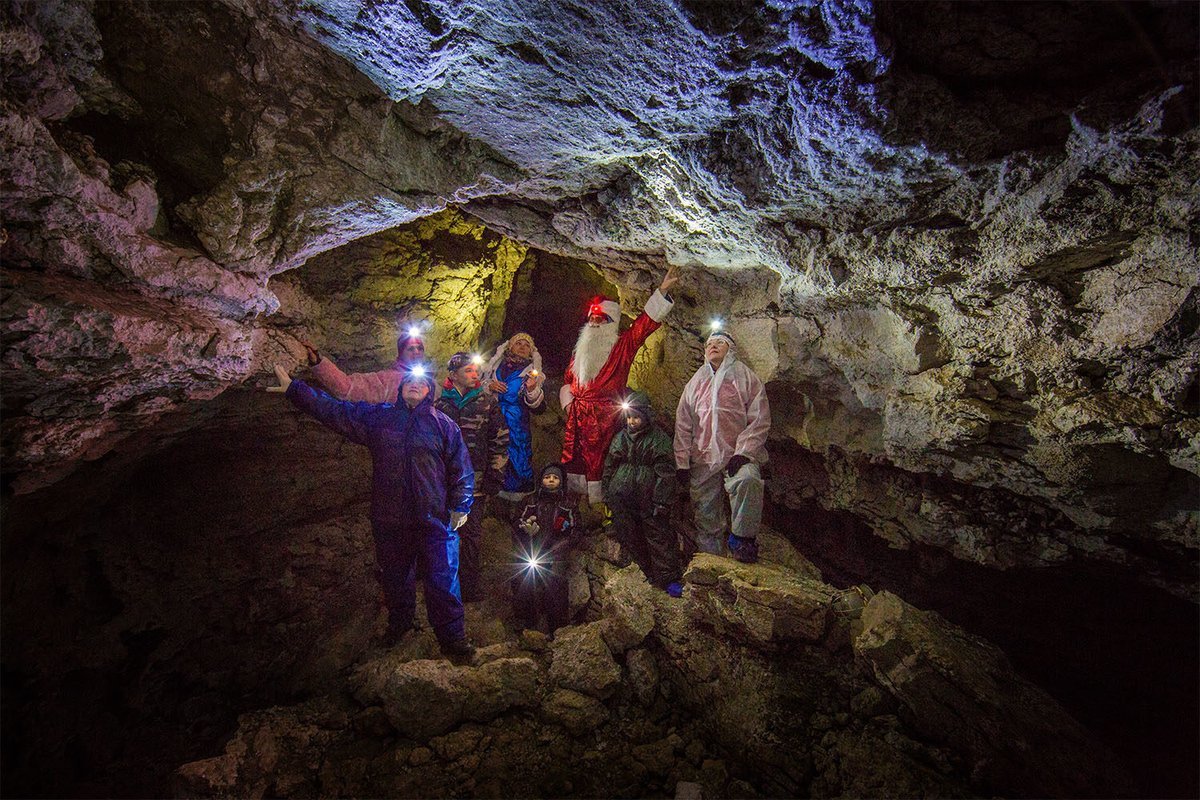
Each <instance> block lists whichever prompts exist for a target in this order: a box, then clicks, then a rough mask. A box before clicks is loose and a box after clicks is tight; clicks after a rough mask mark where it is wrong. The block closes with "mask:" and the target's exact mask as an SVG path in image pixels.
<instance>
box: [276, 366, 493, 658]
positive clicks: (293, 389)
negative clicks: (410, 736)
mask: <svg viewBox="0 0 1200 800" xmlns="http://www.w3.org/2000/svg"><path fill="white" fill-rule="evenodd" d="M275 374H276V375H277V376H278V377H279V383H280V387H281V389H282V390H283V391H285V392H286V393H287V398H288V400H290V401H291V402H292V403H293V404H294V405H295V406H296V407H297V408H299V409H300V410H301V411H303V412H304V413H306V414H308V415H310V416H312V417H314V418H316V419H317V421H319V422H320V423H321V424H322V425H324V426H325V427H327V428H329V429H330V430H333V431H335V432H337V433H339V434H341V435H342V436H345V437H346V438H347V439H349V440H350V441H352V442H354V443H356V444H361V445H365V446H366V447H367V448H368V449H370V451H371V465H372V485H371V531H372V533H373V534H374V538H375V558H376V559H377V560H378V562H379V569H380V571H381V572H382V574H383V593H384V597H385V598H386V600H387V607H388V628H387V633H386V634H385V643H388V644H394V643H395V642H397V641H399V639H400V637H402V636H404V634H405V633H407V632H408V631H409V630H411V629H412V625H413V614H414V613H415V611H416V601H417V597H416V568H417V563H418V561H419V562H420V563H421V566H422V573H423V575H424V581H425V607H426V612H427V613H428V615H429V624H430V625H431V626H432V627H433V632H434V634H435V635H436V636H437V639H438V643H439V644H440V645H441V648H442V652H443V653H445V654H446V655H448V656H450V657H451V658H452V659H455V660H467V661H469V660H470V659H471V658H472V657H473V656H474V653H475V649H474V648H473V647H472V646H471V644H470V643H469V642H468V641H467V637H466V629H465V627H464V620H463V604H462V595H461V593H460V591H459V585H458V533H457V530H458V528H459V527H461V526H462V524H463V523H464V522H465V521H466V519H467V515H468V513H469V512H470V510H471V503H472V500H473V498H474V492H475V471H474V470H473V469H472V467H471V458H470V455H469V453H468V452H467V446H466V444H465V443H464V442H463V437H462V433H461V431H459V428H458V426H457V425H455V424H454V422H453V421H451V420H450V419H449V418H448V417H447V416H446V415H445V414H443V413H442V412H440V411H438V410H437V409H435V408H434V407H433V371H432V369H430V368H429V367H421V366H414V367H413V369H412V370H411V371H409V372H408V373H406V374H405V375H404V377H403V379H402V381H401V384H400V396H399V398H398V399H399V400H400V402H398V403H394V404H393V403H384V404H380V405H375V404H371V403H352V402H349V401H344V400H337V399H335V398H333V397H331V396H330V395H328V394H325V393H324V392H322V391H319V390H317V389H314V388H313V387H311V386H309V385H308V384H306V383H304V382H303V381H293V380H291V378H290V377H289V376H288V374H287V372H286V371H284V370H283V369H282V368H280V367H275Z"/></svg>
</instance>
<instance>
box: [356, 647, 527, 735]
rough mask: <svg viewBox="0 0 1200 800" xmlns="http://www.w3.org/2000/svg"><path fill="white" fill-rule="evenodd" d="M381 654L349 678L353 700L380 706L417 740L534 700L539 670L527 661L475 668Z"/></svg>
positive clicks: (507, 660) (498, 662)
mask: <svg viewBox="0 0 1200 800" xmlns="http://www.w3.org/2000/svg"><path fill="white" fill-rule="evenodd" d="M401 658H402V657H401V656H396V655H392V656H384V657H382V658H378V659H375V660H374V661H369V662H367V663H366V664H364V665H363V666H362V667H360V668H359V669H358V670H357V671H356V672H355V674H354V676H353V678H352V680H351V686H352V687H353V689H354V696H355V698H356V699H357V700H358V701H359V702H360V703H363V704H364V705H382V706H383V709H384V711H385V712H386V713H387V716H388V720H389V721H390V722H391V723H392V725H393V726H395V728H396V730H398V731H400V732H401V733H403V734H404V735H405V736H409V737H411V738H413V739H417V740H418V741H425V740H428V739H429V738H431V737H433V736H438V735H440V734H443V733H446V732H447V731H449V730H452V729H454V728H456V727H458V725H460V724H461V723H463V722H465V721H467V720H475V721H477V722H482V721H486V720H489V719H491V718H493V717H495V716H497V715H498V714H500V713H502V712H504V711H507V710H508V709H510V708H513V707H514V706H529V705H533V704H534V703H535V702H536V699H537V690H538V676H539V668H538V665H537V663H536V662H535V661H534V660H533V659H531V658H528V657H517V658H500V659H496V660H495V661H489V662H487V663H485V664H481V665H480V666H476V667H456V666H451V665H449V664H447V663H446V662H445V661H433V660H420V661H403V660H401Z"/></svg>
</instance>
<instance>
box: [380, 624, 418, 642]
mask: <svg viewBox="0 0 1200 800" xmlns="http://www.w3.org/2000/svg"><path fill="white" fill-rule="evenodd" d="M412 629H413V626H412V623H409V624H408V625H388V626H387V630H385V631H384V632H383V637H382V638H381V639H380V644H382V645H383V646H384V647H395V646H396V645H398V644H399V643H400V640H401V639H403V638H404V637H405V636H407V635H408V632H409V631H411V630H412Z"/></svg>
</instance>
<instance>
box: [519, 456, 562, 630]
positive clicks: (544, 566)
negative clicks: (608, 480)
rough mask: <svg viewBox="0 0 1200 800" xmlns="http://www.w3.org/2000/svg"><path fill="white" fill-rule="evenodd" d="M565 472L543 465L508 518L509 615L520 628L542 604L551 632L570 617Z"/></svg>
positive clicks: (531, 622) (533, 623)
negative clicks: (532, 490)
mask: <svg viewBox="0 0 1200 800" xmlns="http://www.w3.org/2000/svg"><path fill="white" fill-rule="evenodd" d="M566 478H567V475H566V470H564V469H563V468H562V466H561V465H559V464H550V465H547V466H546V467H544V468H543V469H542V473H541V475H540V477H539V485H538V490H537V494H535V495H534V496H533V497H532V498H531V499H530V501H529V502H528V503H526V504H525V507H524V508H523V509H522V510H521V513H520V514H518V515H517V517H516V518H515V519H514V520H513V545H514V547H515V549H516V562H517V569H518V571H517V574H516V575H515V576H514V577H513V579H512V589H513V617H514V618H515V620H516V623H517V625H519V626H520V627H521V628H534V627H536V626H537V619H538V612H539V611H541V610H543V609H544V610H545V612H546V625H547V628H548V633H550V634H551V635H553V634H554V631H556V630H557V629H558V628H561V627H562V626H564V625H566V624H567V623H568V622H570V607H569V605H568V602H567V551H568V550H569V549H570V537H571V535H572V534H573V533H575V531H576V524H577V523H576V519H575V508H574V504H573V503H572V502H571V499H570V498H569V497H568V495H567V491H566Z"/></svg>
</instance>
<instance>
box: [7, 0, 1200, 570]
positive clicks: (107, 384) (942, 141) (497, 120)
mask: <svg viewBox="0 0 1200 800" xmlns="http://www.w3.org/2000/svg"><path fill="white" fill-rule="evenodd" d="M1197 18H1198V11H1197V6H1196V5H1195V4H1192V3H1106V4H1091V3H1020V4H1017V3H971V4H966V3H875V4H872V3H869V2H865V1H864V2H838V3H819V4H811V3H793V2H782V1H779V0H776V1H773V2H733V1H731V2H667V1H666V0H662V1H658V2H656V1H654V0H637V1H636V2H635V1H634V0H627V1H626V2H620V1H619V0H589V1H588V2H570V1H568V0H563V1H562V2H533V1H531V0H511V1H510V2H504V3H491V2H487V3H482V2H476V3H471V2H438V1H435V0H403V1H400V0H396V1H388V0H381V1H378V2H349V0H304V2H295V1H293V0H221V2H205V3H199V2H187V3H153V2H140V3H136V2H115V3H110V2H95V3H92V2H87V1H86V0H46V1H45V2H30V3H16V4H14V5H13V6H12V7H11V8H10V9H9V10H8V11H6V12H5V14H4V17H3V24H4V30H3V36H2V38H0V44H2V47H3V50H2V52H0V57H2V59H3V62H2V65H3V78H4V81H3V83H4V89H3V122H2V128H0V140H2V141H3V145H4V151H5V159H4V165H3V175H2V177H3V185H4V193H3V194H4V197H3V200H2V201H0V203H2V206H0V211H2V213H3V216H4V236H3V242H4V243H3V248H4V249H3V259H4V268H5V298H4V309H3V319H2V323H3V330H4V337H5V338H4V342H5V345H4V348H5V350H4V355H3V366H4V384H5V387H4V412H5V418H6V421H5V430H4V446H5V473H6V476H7V477H8V478H9V479H10V480H12V482H13V483H12V485H13V486H14V487H15V488H16V489H17V490H18V491H30V490H33V489H36V488H38V487H42V486H45V485H48V484H50V483H52V482H53V481H54V480H56V479H57V478H58V477H60V476H61V475H63V474H66V473H67V472H69V471H70V470H71V469H72V468H73V467H74V465H76V464H77V463H78V462H79V461H80V460H82V459H88V458H95V457H98V456H100V455H103V454H104V453H105V452H108V451H109V450H110V449H111V448H112V447H113V446H115V444H116V443H117V442H119V441H121V440H122V439H123V438H125V437H128V436H130V435H131V434H133V433H136V432H138V431H141V430H143V429H145V428H147V427H148V426H150V425H151V424H153V423H154V422H155V421H156V420H158V419H160V418H161V417H162V415H163V414H165V413H168V412H170V411H171V410H173V409H179V408H183V407H186V406H187V404H188V403H190V402H192V401H197V400H204V399H208V398H211V397H213V396H215V395H216V394H219V393H220V392H222V391H224V390H226V389H228V388H229V387H233V386H241V385H245V384H247V382H250V384H253V383H254V382H255V381H259V380H260V378H261V376H262V375H263V374H264V373H265V372H266V371H267V368H268V367H269V365H270V364H271V363H274V362H276V361H280V362H282V363H291V364H295V363H296V362H297V361H298V360H299V358H300V356H301V355H302V352H303V351H302V350H301V349H300V348H299V345H298V343H297V335H298V334H299V333H303V331H299V330H297V329H295V328H294V327H288V326H289V325H291V326H295V325H297V324H299V322H297V320H299V319H301V317H303V315H302V314H299V313H298V312H297V310H296V307H294V302H295V297H296V296H297V294H296V293H297V291H300V290H297V289H296V287H295V285H294V284H292V283H287V284H284V283H279V281H278V280H272V278H273V276H279V275H280V274H281V273H288V272H289V271H296V270H297V268H299V270H298V272H299V273H303V271H304V269H306V268H311V267H312V265H314V264H321V263H332V262H334V261H336V258H335V257H332V253H331V252H327V251H333V249H334V248H337V247H340V246H342V245H344V244H346V243H348V242H352V241H355V240H360V239H363V238H364V237H369V236H373V235H388V234H386V233H384V232H387V231H389V230H391V229H394V228H396V227H397V226H402V225H405V224H408V223H413V222H414V221H417V220H420V219H423V218H428V217H430V216H431V215H436V214H438V213H440V212H444V211H446V210H447V209H451V211H450V213H452V214H461V215H465V218H467V219H472V220H477V221H478V222H480V223H482V224H483V225H485V226H486V227H487V228H488V229H489V234H488V235H489V236H493V237H494V235H495V234H499V235H500V236H502V237H508V238H510V239H511V240H514V241H516V242H519V243H520V245H519V246H520V247H522V248H523V247H530V248H536V249H538V250H540V251H542V252H547V253H552V254H555V255H556V256H566V257H570V258H574V259H579V260H583V261H587V262H589V263H593V264H595V265H597V266H598V267H599V268H600V269H601V270H602V271H603V272H604V274H605V275H606V276H607V277H608V278H609V279H610V280H612V281H613V282H614V283H616V284H617V285H618V286H620V287H621V291H622V295H623V298H622V299H623V300H626V301H627V303H629V304H632V305H633V306H634V307H636V306H637V305H638V304H639V303H640V302H642V301H644V299H645V297H646V296H647V294H648V292H649V291H650V289H651V288H652V287H653V285H654V283H655V281H656V280H657V275H658V274H660V273H661V271H662V270H663V269H664V268H665V267H666V265H668V264H678V265H681V266H684V267H686V268H688V270H687V272H686V275H687V276H688V278H687V279H686V281H685V285H684V286H683V287H681V292H680V293H681V295H682V296H683V299H684V301H685V302H684V303H683V304H681V307H680V309H679V311H678V313H677V314H676V315H674V316H673V318H672V321H671V324H670V330H669V331H668V336H667V337H666V343H665V344H663V345H661V347H662V348H663V349H662V352H663V353H664V354H665V361H666V363H668V364H671V363H674V362H676V361H684V360H686V358H688V357H692V356H694V352H695V347H694V345H689V344H687V342H688V341H689V340H688V337H689V336H694V334H695V332H696V331H697V330H699V329H700V327H701V326H702V325H703V323H704V321H705V320H706V319H707V316H708V315H709V314H711V313H713V312H714V311H718V310H720V311H724V312H725V313H727V314H729V315H730V316H731V317H732V320H731V323H732V325H733V329H734V331H735V333H736V334H737V335H738V336H739V339H740V341H742V342H744V346H745V349H746V350H747V352H748V354H749V355H750V359H751V362H752V363H753V365H754V366H755V367H756V368H757V369H758V370H759V371H760V372H761V373H762V374H763V376H764V378H767V379H768V380H770V381H771V382H772V386H773V388H774V391H775V397H776V398H777V399H779V400H780V403H779V405H778V408H779V412H778V413H777V426H776V428H777V430H776V431H775V434H774V435H775V436H776V438H777V439H780V440H792V441H793V442H795V443H797V444H799V445H800V446H802V447H804V448H807V449H809V450H812V451H815V452H832V451H836V452H837V453H840V454H846V455H844V456H839V458H844V460H843V461H840V462H838V463H840V464H843V468H842V469H843V472H842V473H838V474H842V481H841V482H840V483H838V482H837V480H834V482H833V484H831V486H830V487H827V488H828V491H827V496H826V497H825V498H823V500H822V502H826V503H828V504H830V505H832V506H841V507H849V506H864V505H865V506H870V505H871V501H870V498H864V497H863V496H861V494H856V491H858V489H857V488H856V487H858V486H860V485H861V481H857V480H851V479H850V478H848V477H846V474H849V473H853V474H854V475H857V476H859V477H861V476H862V475H863V474H864V470H866V469H867V468H866V467H865V466H862V465H861V464H860V463H859V462H855V461H854V459H855V458H861V459H865V460H866V461H865V462H862V463H863V464H867V463H869V464H871V465H877V464H887V465H890V466H893V467H896V468H898V469H899V470H903V471H904V472H905V473H906V474H912V475H922V474H937V475H945V476H949V477H951V478H952V479H954V480H956V481H960V482H962V484H963V485H969V486H973V487H984V488H987V489H993V488H994V489H995V490H996V492H999V494H992V495H988V499H987V501H986V502H987V503H992V504H1001V505H1002V504H1003V503H1004V502H1006V501H1005V498H1013V499H1014V504H1013V506H1012V507H1013V508H1015V509H1017V511H1016V512H1010V513H1018V514H1021V515H1024V516H1025V517H1028V514H1026V513H1025V510H1024V509H1026V506H1023V505H1022V503H1026V502H1032V503H1034V504H1036V505H1037V507H1038V508H1040V509H1044V510H1045V511H1046V513H1047V514H1048V515H1049V516H1050V517H1052V518H1053V519H1054V520H1057V522H1054V523H1053V524H1049V525H1048V526H1047V529H1051V530H1052V533H1051V534H1046V533H1045V532H1044V530H1043V531H1042V532H1033V531H1025V532H1017V533H1016V534H1014V535H1015V536H1016V537H1018V538H1019V539H1020V542H1021V543H1020V545H1019V546H1017V545H1015V544H1014V543H1013V542H1012V541H1003V539H1004V537H1003V536H1002V535H1000V534H998V533H996V531H995V530H994V529H993V530H990V531H977V532H972V530H970V526H969V525H967V524H966V523H965V522H964V520H963V518H962V517H961V511H960V510H955V509H953V508H951V505H952V504H951V505H947V504H946V503H949V501H948V500H947V501H946V503H942V504H940V505H939V502H932V503H930V504H927V505H926V506H925V507H921V501H920V500H919V498H918V495H919V494H920V488H919V487H918V488H914V489H912V490H911V491H910V492H909V495H905V498H906V499H904V502H903V503H902V504H901V505H902V506H904V508H907V510H904V509H903V508H902V509H901V510H899V511H895V510H892V511H889V512H888V513H887V514H884V515H880V516H879V519H877V520H875V521H876V522H880V527H881V530H883V531H884V535H885V537H886V538H889V539H890V540H893V541H894V542H895V543H896V544H897V545H901V546H902V545H903V544H904V542H905V541H910V540H912V539H914V538H917V539H920V538H922V537H924V538H925V540H926V541H927V542H930V543H934V544H937V545H939V546H945V547H947V548H949V549H950V550H952V551H953V552H955V554H956V555H959V556H962V557H965V558H969V559H972V560H976V561H980V562H983V563H991V564H998V565H1001V566H1007V565H1011V564H1014V563H1029V562H1033V563H1047V562H1054V561H1056V560H1059V559H1062V558H1065V557H1066V554H1067V553H1068V552H1069V551H1083V552H1087V553H1089V554H1090V555H1096V554H1100V555H1101V556H1102V557H1105V558H1111V559H1112V560H1118V561H1120V560H1125V559H1128V558H1135V557H1134V556H1131V555H1130V553H1132V552H1134V551H1135V550H1139V548H1137V547H1128V546H1126V545H1122V544H1118V543H1114V542H1116V541H1117V540H1118V539H1119V538H1121V537H1123V539H1124V540H1129V539H1131V538H1132V539H1140V540H1143V543H1144V541H1146V540H1148V541H1151V542H1152V543H1153V546H1154V547H1166V548H1168V549H1172V550H1173V551H1175V552H1183V553H1190V554H1191V556H1190V557H1191V558H1194V554H1195V551H1196V548H1197V545H1198V544H1200V543H1198V541H1197V539H1198V537H1197V533H1196V523H1195V513H1194V509H1193V508H1192V507H1193V506H1194V503H1193V502H1191V501H1189V500H1188V499H1187V498H1188V496H1189V495H1190V494H1191V493H1193V492H1194V491H1195V483H1194V480H1195V475H1196V474H1197V473H1200V458H1198V456H1197V445H1198V444H1200V422H1198V421H1197V416H1196V411H1195V404H1196V397H1195V389H1194V387H1195V382H1196V378H1197V370H1198V368H1197V366H1196V362H1197V352H1198V347H1197V337H1196V328H1197V320H1198V318H1200V311H1198V309H1197V292H1196V284H1197V279H1196V267H1195V265H1196V263H1197V262H1198V259H1197V247H1198V241H1200V235H1198V234H1200V231H1198V226H1197V222H1196V220H1197V214H1196V205H1197V201H1198V194H1200V192H1198V188H1197V187H1198V181H1200V158H1198V148H1197V144H1198V138H1200V133H1198V129H1197V119H1196V104H1197V93H1196V89H1197V81H1196V66H1195V65H1196V55H1197V46H1196V41H1197V36H1196V34H1197ZM322 254H324V255H322ZM314 257H316V258H314ZM510 260H511V258H510ZM488 263H489V264H493V265H494V264H496V263H500V262H499V261H497V260H496V259H492V260H491V261H489V262H488ZM289 274H290V273H289ZM509 277H510V278H511V276H509ZM316 300H319V298H317V299H316ZM309 301H311V302H310V305H311V304H313V303H316V301H315V300H314V299H313V298H311V297H310V298H307V300H306V302H309ZM289 303H292V304H293V305H292V306H291V307H289ZM317 304H319V303H317ZM485 305H486V304H485ZM281 306H282V307H281ZM313 313H314V314H317V315H319V310H318V311H314V312H313ZM481 313H482V312H481ZM481 325H482V323H481V322H480V324H475V325H474V326H464V330H466V329H470V330H475V331H478V330H480V329H481ZM463 344H464V345H465V344H469V343H466V342H464V343H463ZM690 363H692V362H688V363H685V364H682V365H681V366H677V367H669V368H668V370H667V373H668V377H667V378H666V379H665V380H663V381H662V382H661V386H660V387H658V391H657V392H656V398H657V399H658V400H659V401H660V402H662V403H664V404H668V403H669V402H670V400H671V399H672V393H677V392H678V390H679V388H680V386H681V384H682V380H683V378H685V377H686V374H687V372H688V371H690V369H691V366H689V364H690ZM855 464H859V466H855ZM834 472H835V473H836V472H837V470H834ZM843 473H844V474H843ZM836 477H837V475H836V474H835V475H834V478H835V479H836ZM896 491H898V492H900V493H901V494H904V492H903V491H901V490H900V489H896ZM910 495H911V496H910ZM1146 496H1150V497H1152V498H1154V499H1153V501H1152V503H1151V505H1152V506H1153V508H1152V509H1151V510H1150V511H1149V512H1147V513H1146V514H1142V515H1140V516H1139V515H1138V514H1137V513H1135V511H1134V510H1131V503H1132V504H1133V506H1132V508H1136V503H1134V502H1133V501H1134V500H1135V499H1136V498H1144V497H1146ZM958 499H959V500H960V501H961V500H962V498H961V497H959V498H958ZM969 502H974V499H971V500H969ZM981 502H982V501H981ZM913 503H916V505H917V507H919V512H920V513H919V516H921V517H922V518H923V519H924V523H923V524H924V525H925V526H926V528H927V529H929V530H935V529H936V530H938V531H941V533H937V534H929V533H925V534H922V533H918V532H917V529H918V528H920V527H921V525H920V524H918V523H917V522H916V521H915V515H916V514H917V510H915V509H914V508H911V507H910V506H912V504H913ZM985 505H986V503H985ZM998 513H999V512H998ZM885 517H886V519H885ZM1134 517H1136V519H1134ZM997 518H999V517H997ZM930 520H933V522H932V523H931V522H930ZM884 523H886V524H884ZM1056 526H1057V527H1056ZM1010 527H1011V526H1010ZM993 528H995V526H994V525H993ZM949 530H954V531H958V533H955V534H949V533H946V531H949ZM963 530H966V531H967V532H966V533H962V532H961V531H963ZM889 532H890V533H889ZM1039 537H1040V538H1039ZM1047 537H1049V538H1047ZM1114 537H1116V538H1114ZM1142 549H1144V547H1143V548H1142ZM1135 560H1136V559H1135Z"/></svg>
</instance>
